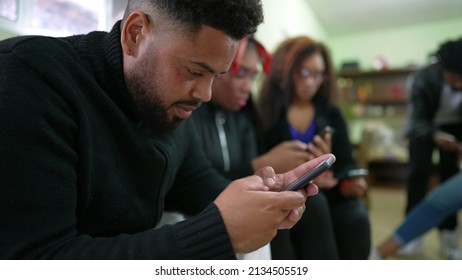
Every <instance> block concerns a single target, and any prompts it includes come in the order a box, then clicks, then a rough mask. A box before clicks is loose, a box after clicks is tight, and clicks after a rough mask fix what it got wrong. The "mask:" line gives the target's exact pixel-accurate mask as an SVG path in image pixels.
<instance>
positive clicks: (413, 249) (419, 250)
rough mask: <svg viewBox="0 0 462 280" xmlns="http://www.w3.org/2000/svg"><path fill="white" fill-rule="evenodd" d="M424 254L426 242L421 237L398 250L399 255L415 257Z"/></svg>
mask: <svg viewBox="0 0 462 280" xmlns="http://www.w3.org/2000/svg"><path fill="white" fill-rule="evenodd" d="M423 254H424V244H423V241H422V239H421V238H416V239H414V240H412V241H410V242H408V243H407V244H406V245H404V246H403V247H401V249H399V250H398V252H396V255H397V256H400V257H414V256H421V255H423Z"/></svg>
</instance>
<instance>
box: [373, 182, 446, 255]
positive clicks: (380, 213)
mask: <svg viewBox="0 0 462 280" xmlns="http://www.w3.org/2000/svg"><path fill="white" fill-rule="evenodd" d="M405 195H406V194H405V190H404V187H403V186H399V185H392V186H391V185H390V186H374V185H372V186H370V187H369V191H368V205H369V215H370V220H371V226H372V242H373V244H374V245H377V244H378V243H380V242H381V241H383V240H384V239H385V238H386V237H388V236H389V235H390V233H391V232H392V231H393V230H394V229H395V228H396V227H397V226H398V225H399V223H400V222H401V220H402V219H403V213H404V205H405ZM423 242H424V255H421V256H415V257H406V259H424V260H438V259H443V256H442V255H441V253H440V248H439V240H438V232H437V230H435V229H432V230H431V231H429V232H428V233H426V234H425V235H424V236H423ZM391 259H404V258H399V257H393V258H391Z"/></svg>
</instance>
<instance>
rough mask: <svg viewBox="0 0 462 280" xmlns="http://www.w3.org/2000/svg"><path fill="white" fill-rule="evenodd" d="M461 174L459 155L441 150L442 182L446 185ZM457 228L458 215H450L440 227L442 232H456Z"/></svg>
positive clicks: (440, 171) (440, 169)
mask: <svg viewBox="0 0 462 280" xmlns="http://www.w3.org/2000/svg"><path fill="white" fill-rule="evenodd" d="M458 172H459V155H458V154H457V152H454V151H444V150H440V163H439V174H440V182H441V183H444V182H445V181H446V180H447V179H449V178H451V177H452V176H454V175H455V174H457V173H458ZM461 187H462V185H461ZM456 227H457V214H456V213H452V214H450V215H448V216H447V217H446V218H445V219H444V220H443V221H442V222H441V224H439V225H438V228H439V229H440V230H448V231H454V230H455V229H456Z"/></svg>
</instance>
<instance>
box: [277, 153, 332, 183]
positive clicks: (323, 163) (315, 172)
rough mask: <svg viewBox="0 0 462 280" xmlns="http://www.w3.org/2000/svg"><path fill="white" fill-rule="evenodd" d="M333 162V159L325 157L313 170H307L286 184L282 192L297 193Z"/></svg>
mask: <svg viewBox="0 0 462 280" xmlns="http://www.w3.org/2000/svg"><path fill="white" fill-rule="evenodd" d="M334 162H335V157H333V156H330V157H327V158H326V159H325V160H323V161H321V162H320V163H319V164H318V165H316V166H315V167H314V168H313V169H311V170H309V171H308V172H306V173H305V174H303V175H302V176H300V177H298V178H297V179H295V180H294V181H293V182H292V183H290V184H288V185H287V187H286V188H285V189H284V191H297V190H299V189H301V188H303V187H305V186H306V185H308V184H309V183H310V182H311V180H313V179H314V178H316V177H317V176H319V175H321V173H323V172H325V171H327V170H328V169H329V168H330V167H331V166H332V164H333V163H334Z"/></svg>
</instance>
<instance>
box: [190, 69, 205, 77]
mask: <svg viewBox="0 0 462 280" xmlns="http://www.w3.org/2000/svg"><path fill="white" fill-rule="evenodd" d="M188 72H189V74H190V75H191V76H194V77H202V73H201V72H196V71H193V70H191V69H188Z"/></svg>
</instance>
